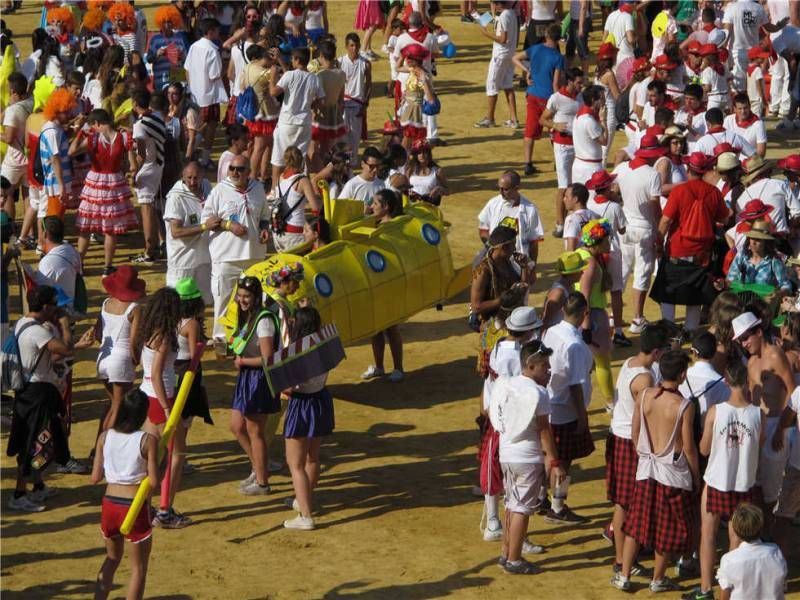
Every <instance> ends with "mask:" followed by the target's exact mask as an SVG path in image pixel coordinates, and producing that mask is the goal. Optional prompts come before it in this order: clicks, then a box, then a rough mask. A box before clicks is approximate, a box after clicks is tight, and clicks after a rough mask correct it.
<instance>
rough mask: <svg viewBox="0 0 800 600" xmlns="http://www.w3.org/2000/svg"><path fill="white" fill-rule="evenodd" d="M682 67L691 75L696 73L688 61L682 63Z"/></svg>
mask: <svg viewBox="0 0 800 600" xmlns="http://www.w3.org/2000/svg"><path fill="white" fill-rule="evenodd" d="M683 66H684V67H685V68H686V69H688V70H689V71H691V72H692V73H697V69H695V68H694V67H693V66H692V65H690V64H689V61H688V60H685V61H683Z"/></svg>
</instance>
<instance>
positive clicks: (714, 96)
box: [700, 67, 728, 108]
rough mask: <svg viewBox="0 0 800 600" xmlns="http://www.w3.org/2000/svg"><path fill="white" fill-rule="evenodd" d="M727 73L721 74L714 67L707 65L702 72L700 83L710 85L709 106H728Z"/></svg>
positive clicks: (708, 93) (707, 93)
mask: <svg viewBox="0 0 800 600" xmlns="http://www.w3.org/2000/svg"><path fill="white" fill-rule="evenodd" d="M726 74H727V72H726V73H723V74H722V75H720V74H719V73H718V72H717V70H716V69H714V68H713V67H706V68H705V69H703V72H702V73H700V84H701V85H703V86H708V87H709V89H708V92H706V95H707V96H708V102H709V108H713V107H720V106H727V105H728V81H727V78H726V77H725V75H726Z"/></svg>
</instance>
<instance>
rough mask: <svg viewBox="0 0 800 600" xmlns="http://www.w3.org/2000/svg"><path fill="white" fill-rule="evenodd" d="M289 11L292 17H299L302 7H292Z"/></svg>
mask: <svg viewBox="0 0 800 600" xmlns="http://www.w3.org/2000/svg"><path fill="white" fill-rule="evenodd" d="M289 10H291V11H292V14H293V15H294V16H296V17H299V16H300V15H302V14H303V7H302V6H301V7H299V8H298V7H297V6H292V7H291V8H290V9H289Z"/></svg>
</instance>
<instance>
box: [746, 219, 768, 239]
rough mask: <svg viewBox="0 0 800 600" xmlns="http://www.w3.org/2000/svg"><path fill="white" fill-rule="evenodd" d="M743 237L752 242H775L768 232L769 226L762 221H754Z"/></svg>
mask: <svg viewBox="0 0 800 600" xmlns="http://www.w3.org/2000/svg"><path fill="white" fill-rule="evenodd" d="M744 236H745V237H746V238H748V239H752V240H767V241H775V236H774V235H772V234H771V233H770V231H769V225H767V223H766V221H762V220H757V221H754V222H753V224H752V225H751V226H750V230H749V231H746V232H745V234H744Z"/></svg>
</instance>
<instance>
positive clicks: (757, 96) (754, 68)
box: [747, 46, 769, 119]
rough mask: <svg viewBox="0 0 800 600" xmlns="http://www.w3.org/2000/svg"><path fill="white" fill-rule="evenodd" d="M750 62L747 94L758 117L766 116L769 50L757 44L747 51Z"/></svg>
mask: <svg viewBox="0 0 800 600" xmlns="http://www.w3.org/2000/svg"><path fill="white" fill-rule="evenodd" d="M747 58H748V59H749V60H750V64H749V65H747V96H748V98H750V109H751V110H752V111H753V114H754V115H756V116H757V117H758V118H760V119H763V118H764V111H765V108H766V106H767V90H766V85H765V83H764V73H765V72H766V71H767V70H768V69H769V52H767V51H766V50H764V49H763V48H761V47H760V46H756V47H755V48H750V50H748V51H747Z"/></svg>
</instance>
